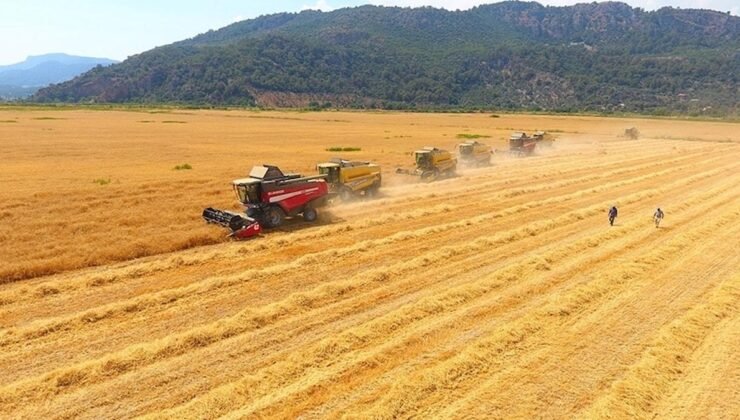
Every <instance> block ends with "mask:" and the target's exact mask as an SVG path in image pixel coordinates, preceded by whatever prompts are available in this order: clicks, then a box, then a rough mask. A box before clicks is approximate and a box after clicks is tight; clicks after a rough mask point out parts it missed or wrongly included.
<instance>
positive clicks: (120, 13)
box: [0, 0, 740, 65]
mask: <svg viewBox="0 0 740 420" xmlns="http://www.w3.org/2000/svg"><path fill="white" fill-rule="evenodd" d="M583 2H584V1H574V0H547V1H541V2H540V3H543V4H546V5H552V6H565V5H572V4H576V3H583ZM625 2H626V3H628V4H630V5H631V6H633V7H641V8H644V9H646V10H656V9H659V8H661V7H665V6H672V7H680V8H700V9H712V10H717V11H720V12H730V13H731V14H733V15H738V14H740V5H738V4H737V3H736V2H735V1H734V0H627V1H625ZM486 3H495V2H494V1H479V0H446V1H441V0H370V1H368V0H273V1H271V2H269V3H268V2H243V1H239V0H215V1H213V2H209V3H205V2H201V1H197V0H180V1H177V0H150V1H146V0H130V1H128V2H126V3H125V4H124V3H115V4H112V3H109V2H106V3H103V2H99V1H93V0H68V1H65V2H57V1H52V0H38V1H34V2H27V1H22V0H11V1H6V2H3V4H2V9H0V10H2V16H3V17H2V25H0V37H2V39H5V40H13V41H12V42H6V43H5V45H4V46H3V48H2V50H0V65H7V64H13V63H17V62H21V61H23V60H24V59H26V57H28V56H31V55H42V54H47V53H56V52H60V53H67V54H73V55H82V56H90V57H104V58H110V59H115V60H125V59H126V58H127V57H128V56H131V55H134V54H138V53H141V52H144V51H147V50H150V49H152V48H154V47H157V46H161V45H166V44H169V43H172V42H175V41H179V40H182V39H187V38H191V37H193V36H195V35H197V34H199V33H203V32H207V31H208V30H212V29H218V28H222V27H224V26H227V25H229V24H231V23H234V22H237V21H241V20H246V19H252V18H255V17H258V16H261V15H265V14H271V13H279V12H298V11H301V10H305V9H320V10H324V11H329V10H334V9H338V8H342V7H354V6H360V5H363V4H376V5H384V6H404V7H418V6H433V7H444V8H446V9H450V10H455V9H461V10H464V9H469V8H471V7H474V6H476V5H480V4H486Z"/></svg>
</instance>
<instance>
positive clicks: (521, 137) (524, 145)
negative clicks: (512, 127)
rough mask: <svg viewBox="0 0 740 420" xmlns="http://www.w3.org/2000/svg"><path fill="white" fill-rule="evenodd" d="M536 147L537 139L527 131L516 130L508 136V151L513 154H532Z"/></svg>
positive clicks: (520, 155)
mask: <svg viewBox="0 0 740 420" xmlns="http://www.w3.org/2000/svg"><path fill="white" fill-rule="evenodd" d="M536 147H537V140H535V139H534V138H533V137H529V136H527V133H522V132H516V133H514V134H512V135H511V137H509V153H510V154H512V155H513V156H519V157H522V156H532V155H533V154H534V151H535V148H536Z"/></svg>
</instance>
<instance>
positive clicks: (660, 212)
mask: <svg viewBox="0 0 740 420" xmlns="http://www.w3.org/2000/svg"><path fill="white" fill-rule="evenodd" d="M664 217H665V213H663V210H661V209H660V207H658V209H657V210H655V213H654V214H653V221H654V222H655V227H656V228H657V227H660V221H661V220H663V218H664Z"/></svg>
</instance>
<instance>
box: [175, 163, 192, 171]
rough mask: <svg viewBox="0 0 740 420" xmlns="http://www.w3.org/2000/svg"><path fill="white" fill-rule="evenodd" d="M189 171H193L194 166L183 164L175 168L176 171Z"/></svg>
mask: <svg viewBox="0 0 740 420" xmlns="http://www.w3.org/2000/svg"><path fill="white" fill-rule="evenodd" d="M189 169H193V167H192V165H190V164H189V163H183V164H182V165H177V166H175V168H174V170H176V171H184V170H189Z"/></svg>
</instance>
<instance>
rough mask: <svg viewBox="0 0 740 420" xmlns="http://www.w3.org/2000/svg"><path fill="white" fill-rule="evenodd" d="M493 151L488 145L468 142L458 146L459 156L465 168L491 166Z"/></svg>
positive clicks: (472, 141) (473, 141)
mask: <svg viewBox="0 0 740 420" xmlns="http://www.w3.org/2000/svg"><path fill="white" fill-rule="evenodd" d="M492 154H493V151H491V148H490V147H489V146H488V145H485V144H483V143H479V142H477V141H475V140H468V141H466V142H464V143H460V144H458V145H457V156H458V160H459V161H460V164H461V165H464V166H469V167H470V166H489V165H491V155H492Z"/></svg>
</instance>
